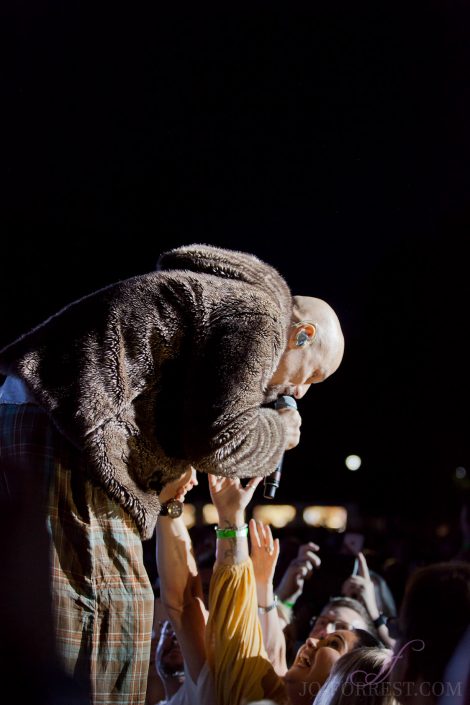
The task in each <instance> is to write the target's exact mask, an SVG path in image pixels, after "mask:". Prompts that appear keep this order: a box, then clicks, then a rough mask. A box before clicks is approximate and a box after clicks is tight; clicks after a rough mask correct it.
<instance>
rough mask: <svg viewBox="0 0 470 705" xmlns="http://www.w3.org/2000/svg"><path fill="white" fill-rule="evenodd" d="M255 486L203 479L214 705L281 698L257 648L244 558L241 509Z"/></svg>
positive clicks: (259, 639)
mask: <svg viewBox="0 0 470 705" xmlns="http://www.w3.org/2000/svg"><path fill="white" fill-rule="evenodd" d="M259 482H260V478H254V479H252V480H250V482H249V483H248V484H247V485H246V487H245V488H243V487H242V485H241V483H240V480H239V479H238V478H237V479H227V478H217V477H215V478H214V477H211V476H209V487H210V490H211V496H212V501H213V503H214V505H215V507H216V509H217V512H218V516H219V524H218V531H217V560H216V564H215V568H214V574H213V576H212V580H211V591H210V615H209V621H208V623H207V630H206V645H207V655H208V660H209V664H210V666H211V668H212V671H213V673H214V676H215V685H216V696H217V702H218V703H219V705H241V704H242V703H246V702H251V701H253V700H260V699H262V698H272V699H273V700H275V701H276V702H283V699H284V700H285V689H284V684H283V682H282V680H281V678H280V677H279V676H278V674H277V673H276V672H275V670H274V668H273V665H272V663H271V661H270V660H269V658H268V655H267V653H266V650H265V648H264V645H263V635H262V631H261V626H260V622H259V619H258V609H257V608H258V605H257V599H256V586H255V579H254V573H253V566H252V562H251V560H250V558H249V555H248V541H247V533H248V529H247V526H246V524H245V507H246V506H247V504H248V502H249V501H250V499H251V497H252V496H253V493H254V490H255V488H256V487H257V485H258V484H259Z"/></svg>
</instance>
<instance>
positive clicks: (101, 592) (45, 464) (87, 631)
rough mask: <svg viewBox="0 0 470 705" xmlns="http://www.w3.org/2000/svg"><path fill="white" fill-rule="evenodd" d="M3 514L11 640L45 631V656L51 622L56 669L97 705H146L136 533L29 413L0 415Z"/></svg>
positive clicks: (144, 579) (42, 418) (144, 618)
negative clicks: (38, 604)
mask: <svg viewBox="0 0 470 705" xmlns="http://www.w3.org/2000/svg"><path fill="white" fill-rule="evenodd" d="M0 507H1V508H2V521H1V524H0V527H1V529H2V533H5V532H7V533H9V534H10V536H9V537H8V544H5V545H8V546H9V548H8V549H7V550H6V551H5V552H4V567H5V569H6V573H7V575H5V576H4V577H2V581H1V582H2V583H3V587H2V589H1V590H0V600H1V599H2V597H3V599H6V600H7V601H10V603H11V602H13V604H15V602H16V607H17V609H16V612H17V613H16V614H14V612H15V610H13V614H12V615H11V620H12V623H13V620H16V624H17V625H18V628H17V629H15V628H14V627H12V629H11V630H10V633H11V634H16V633H17V634H18V635H20V636H18V638H21V640H22V641H24V640H28V639H30V638H32V640H33V643H34V641H35V638H34V635H35V633H36V632H37V633H36V636H37V637H38V638H39V632H40V630H41V629H43V630H44V633H43V634H42V640H41V643H42V644H44V648H45V649H47V648H48V645H47V633H48V628H49V624H50V622H51V621H52V624H53V628H51V630H50V631H51V644H52V645H54V642H55V649H56V652H57V654H58V658H59V661H60V663H61V665H62V668H63V669H64V670H65V672H66V673H67V674H68V675H70V676H71V677H72V678H73V679H74V681H75V682H77V683H78V684H80V685H81V686H82V687H84V689H85V691H86V692H87V693H88V695H89V697H90V700H91V702H92V703H93V705H129V704H131V705H144V703H145V693H146V684H147V674H148V664H149V657H150V640H151V630H152V619H153V604H154V596H153V590H152V587H151V585H150V581H149V578H148V575H147V571H146V569H145V566H144V563H143V557H142V543H141V540H140V536H139V532H138V530H137V528H136V526H135V523H134V521H133V519H132V518H131V517H130V516H129V515H128V514H127V513H126V512H125V511H124V510H123V509H122V508H121V507H120V506H119V505H118V504H116V502H114V501H113V500H112V499H110V498H109V497H108V496H107V494H106V493H105V492H104V490H102V489H101V488H100V487H98V486H96V484H94V483H93V482H91V481H90V480H89V479H88V477H87V474H86V471H85V467H84V465H83V459H82V457H81V455H80V453H79V452H78V451H77V450H76V449H75V448H73V447H72V446H71V444H70V443H68V441H67V440H66V439H65V438H64V437H63V436H62V435H61V434H59V433H58V432H57V430H56V429H55V428H54V426H53V425H52V423H51V421H50V419H49V417H48V416H47V414H46V413H45V412H44V411H43V410H42V409H41V408H40V407H38V406H36V405H34V404H21V405H17V404H2V405H0ZM3 540H4V541H5V537H4V536H3ZM46 564H47V565H46ZM45 575H46V576H47V577H46V578H45V579H44V576H45ZM45 581H47V583H48V585H47V590H48V591H49V595H50V596H51V597H52V602H51V605H52V607H51V609H49V607H48V605H47V603H48V602H49V600H48V599H42V598H44V594H43V593H44V582H45ZM5 585H6V586H7V587H5ZM41 590H42V592H41ZM2 591H3V593H2ZM36 591H37V594H36V595H35V592H36ZM18 595H19V597H18ZM47 597H49V596H47ZM36 598H38V599H39V598H41V599H42V608H41V609H42V612H41V614H36V613H34V610H33V613H34V614H35V616H34V619H33V620H32V622H31V620H29V623H28V617H27V616H25V615H23V614H22V612H21V610H22V606H23V607H24V606H25V605H29V604H31V600H33V601H34V600H35V599H36ZM18 612H21V614H19V613H18ZM35 630H36V632H35ZM13 638H16V637H13ZM38 643H39V642H38ZM49 646H50V645H49ZM19 648H20V649H22V652H24V653H25V654H26V653H27V651H28V645H27V644H26V643H23V646H22V647H21V645H20V647H19ZM35 658H36V659H38V660H39V661H41V654H38V653H36V654H35ZM27 668H28V667H27Z"/></svg>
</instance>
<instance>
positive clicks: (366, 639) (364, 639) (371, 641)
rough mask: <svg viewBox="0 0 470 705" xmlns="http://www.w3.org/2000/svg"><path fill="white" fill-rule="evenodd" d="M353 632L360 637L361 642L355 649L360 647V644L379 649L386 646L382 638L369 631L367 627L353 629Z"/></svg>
mask: <svg viewBox="0 0 470 705" xmlns="http://www.w3.org/2000/svg"><path fill="white" fill-rule="evenodd" d="M352 632H353V634H355V635H356V636H357V637H358V639H359V643H358V644H357V646H355V647H354V648H355V649H358V648H359V647H360V646H375V647H376V648H378V649H383V648H385V647H384V645H383V644H382V642H381V641H380V639H377V637H376V636H374V635H373V634H371V633H370V632H367V631H366V630H365V629H353V630H352Z"/></svg>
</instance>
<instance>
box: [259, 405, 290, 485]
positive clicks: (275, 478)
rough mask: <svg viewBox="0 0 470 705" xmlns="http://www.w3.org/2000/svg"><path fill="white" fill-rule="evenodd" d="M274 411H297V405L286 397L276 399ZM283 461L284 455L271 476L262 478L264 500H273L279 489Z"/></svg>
mask: <svg viewBox="0 0 470 705" xmlns="http://www.w3.org/2000/svg"><path fill="white" fill-rule="evenodd" d="M274 408H275V409H287V408H291V409H297V403H296V401H295V399H294V397H288V396H286V395H284V396H281V397H278V398H277V399H276V403H275V404H274ZM283 460H284V454H283V455H282V458H281V461H280V463H279V465H278V466H277V467H276V469H275V471H274V472H273V473H271V475H266V477H265V478H264V497H265V499H274V496H275V494H276V490H277V488H278V487H279V483H280V481H281V473H282V462H283Z"/></svg>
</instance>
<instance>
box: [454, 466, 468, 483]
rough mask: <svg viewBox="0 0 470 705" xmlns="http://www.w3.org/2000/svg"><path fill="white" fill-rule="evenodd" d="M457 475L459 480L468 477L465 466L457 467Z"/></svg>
mask: <svg viewBox="0 0 470 705" xmlns="http://www.w3.org/2000/svg"><path fill="white" fill-rule="evenodd" d="M455 477H456V478H457V479H458V480H463V479H464V478H465V477H467V471H466V470H465V468H463V467H462V466H459V467H458V468H455Z"/></svg>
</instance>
